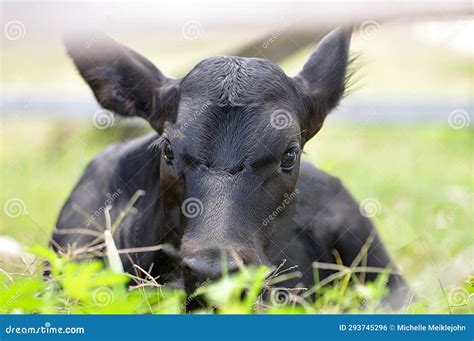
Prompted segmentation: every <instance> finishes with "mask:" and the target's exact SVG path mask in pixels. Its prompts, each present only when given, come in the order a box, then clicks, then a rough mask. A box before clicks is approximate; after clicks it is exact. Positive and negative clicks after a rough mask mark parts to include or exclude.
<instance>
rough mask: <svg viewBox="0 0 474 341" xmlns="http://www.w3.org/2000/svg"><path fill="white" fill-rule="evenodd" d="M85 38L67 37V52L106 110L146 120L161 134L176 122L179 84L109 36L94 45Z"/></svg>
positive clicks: (97, 38)
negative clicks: (164, 127) (165, 124)
mask: <svg viewBox="0 0 474 341" xmlns="http://www.w3.org/2000/svg"><path fill="white" fill-rule="evenodd" d="M81 38H82V37H77V36H75V37H66V39H65V44H66V48H67V51H68V54H69V56H70V57H71V58H72V60H73V61H74V64H75V65H76V67H77V69H78V70H79V73H80V74H81V76H82V77H83V78H84V80H85V81H86V82H87V84H89V86H90V87H91V89H92V92H93V93H94V96H95V98H96V99H97V101H98V102H99V104H100V105H101V106H102V107H103V108H105V109H108V110H111V111H113V112H115V113H116V114H118V115H121V116H128V117H130V116H140V117H143V118H144V119H146V120H147V121H148V122H149V123H150V125H151V126H152V127H153V128H155V130H157V131H158V132H159V133H161V132H162V129H163V124H164V122H165V121H172V122H173V121H175V120H176V113H177V106H178V101H179V82H178V80H176V79H172V78H169V77H166V76H165V75H164V74H163V73H161V71H160V70H158V69H157V68H156V67H155V66H154V65H153V64H152V63H151V62H150V61H149V60H148V59H146V58H145V57H143V56H141V55H140V54H138V53H137V52H135V51H133V50H131V49H129V48H128V47H126V46H124V45H122V44H120V43H118V42H116V41H115V40H113V39H112V38H110V37H108V36H106V35H101V36H99V37H96V38H95V39H93V40H92V42H87V40H85V39H81ZM89 40H91V39H90V38H89Z"/></svg>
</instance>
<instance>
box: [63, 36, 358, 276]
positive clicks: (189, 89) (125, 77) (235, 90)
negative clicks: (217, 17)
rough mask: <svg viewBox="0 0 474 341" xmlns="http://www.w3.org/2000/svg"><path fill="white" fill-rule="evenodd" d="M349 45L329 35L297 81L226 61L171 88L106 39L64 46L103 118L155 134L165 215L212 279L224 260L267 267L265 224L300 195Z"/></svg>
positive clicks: (249, 63) (189, 262) (261, 66)
mask: <svg viewBox="0 0 474 341" xmlns="http://www.w3.org/2000/svg"><path fill="white" fill-rule="evenodd" d="M350 36H351V31H350V30H349V29H338V30H336V31H333V32H332V33H331V34H329V35H328V36H327V37H326V38H325V39H324V40H323V41H321V43H320V44H319V45H318V46H317V48H316V49H315V51H314V52H313V53H312V54H311V56H310V58H309V60H308V61H307V62H306V64H305V65H304V66H303V69H302V71H301V72H300V73H299V74H298V75H297V76H295V77H288V76H287V75H286V74H285V73H284V72H283V71H282V70H281V69H280V68H279V67H278V66H276V65H274V64H272V63H271V62H269V61H267V60H263V59H256V58H239V57H225V56H223V57H215V58H209V59H206V60H204V61H202V62H201V63H199V64H198V65H196V66H195V67H194V68H193V69H192V70H191V71H190V72H189V73H188V74H187V75H186V76H185V77H183V78H182V79H171V78H168V77H166V76H165V75H163V74H162V73H161V72H160V71H159V70H158V69H157V68H156V67H155V66H154V65H153V64H151V63H150V62H149V61H148V60H146V59H145V58H144V57H142V56H140V55H139V54H137V53H136V52H134V51H132V50H130V49H128V48H126V47H124V46H122V45H120V44H118V43H117V42H115V41H113V40H112V39H110V38H107V39H102V40H101V41H100V42H99V43H97V44H95V45H93V46H92V47H89V48H88V49H85V48H81V45H80V44H75V43H74V42H73V41H68V42H67V47H68V52H69V54H70V56H71V57H72V59H73V60H74V63H75V64H76V66H77V68H78V70H79V72H80V74H81V75H82V76H83V78H84V79H85V80H86V81H87V83H88V84H89V85H90V87H91V88H92V90H93V92H94V95H95V97H96V99H97V100H98V102H99V103H100V104H101V105H102V106H103V107H104V108H106V109H109V110H111V111H114V112H115V113H117V114H119V115H122V116H140V117H143V118H144V119H146V120H147V121H148V122H149V123H150V124H151V126H152V127H153V128H154V129H155V130H156V131H157V132H158V133H159V134H160V138H159V140H158V141H156V143H155V144H154V146H155V147H157V146H158V147H159V148H157V149H158V151H157V152H159V153H161V166H160V174H156V181H159V182H161V188H162V189H163V193H162V198H163V206H164V209H165V210H167V211H169V212H171V211H173V210H174V211H175V212H176V210H177V209H178V210H179V211H180V212H181V225H182V226H181V228H182V231H181V233H182V238H181V250H180V251H181V255H182V257H183V263H184V264H185V265H186V266H187V268H188V269H189V270H190V272H192V273H193V276H195V277H197V278H213V277H216V276H218V275H219V273H220V271H221V260H222V259H223V258H225V259H227V267H228V269H229V270H233V269H235V268H236V267H237V265H238V264H239V262H242V263H245V264H248V263H252V264H264V263H268V262H269V259H267V256H266V255H267V252H266V250H267V248H268V245H269V241H270V239H271V238H272V233H273V231H275V229H276V228H278V219H277V218H276V219H273V220H268V219H266V220H265V218H266V217H268V216H269V215H271V214H272V212H274V211H275V209H276V208H277V207H278V206H279V205H281V203H282V202H283V201H284V200H285V198H287V197H288V195H290V194H291V193H293V192H294V191H295V184H296V180H297V177H298V172H299V164H300V155H301V150H302V148H303V146H304V144H305V143H306V142H307V141H308V139H309V138H310V137H312V136H313V135H314V134H316V133H317V132H318V131H319V129H320V128H321V126H322V124H323V121H324V118H325V117H326V115H327V114H328V113H329V111H330V110H331V109H333V108H334V107H335V106H336V105H337V104H338V102H339V100H340V98H341V96H342V95H343V93H344V89H345V79H346V69H347V63H348V49H349V42H350ZM280 228H284V226H282V227H280ZM224 256H226V257H224Z"/></svg>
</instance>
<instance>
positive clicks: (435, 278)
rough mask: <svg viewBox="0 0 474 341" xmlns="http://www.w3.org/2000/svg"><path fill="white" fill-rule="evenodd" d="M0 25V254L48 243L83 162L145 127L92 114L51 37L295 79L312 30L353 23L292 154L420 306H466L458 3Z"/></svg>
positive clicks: (471, 51) (120, 12) (209, 7)
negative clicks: (361, 213)
mask: <svg viewBox="0 0 474 341" xmlns="http://www.w3.org/2000/svg"><path fill="white" fill-rule="evenodd" d="M1 24H2V25H1V26H2V31H1V77H0V85H1V104H0V108H1V130H0V138H1V146H0V148H1V149H0V153H1V154H0V160H1V168H0V176H1V177H0V181H1V194H0V204H1V205H2V207H3V210H2V211H1V216H0V241H1V243H0V244H1V245H0V248H1V249H3V252H4V253H5V254H7V253H8V252H10V253H15V252H16V250H17V249H18V247H19V245H33V244H38V243H39V244H43V245H46V243H47V241H48V239H49V237H50V234H51V231H52V229H53V227H54V225H55V221H56V218H57V215H58V213H59V210H60V208H61V205H62V203H63V202H64V201H65V200H66V198H67V196H68V194H69V193H70V191H71V190H72V187H73V186H74V184H75V183H76V181H77V180H78V177H79V176H80V175H81V173H82V172H83V170H84V167H85V166H86V165H87V163H88V162H89V161H90V160H91V159H92V158H93V156H94V155H95V154H97V153H98V152H99V151H100V150H102V149H103V148H105V146H107V145H109V144H111V143H114V142H117V141H120V140H125V139H129V138H131V137H133V136H139V135H142V134H145V133H146V132H148V131H150V128H149V127H148V126H147V124H146V123H144V122H143V121H140V120H132V121H126V120H119V119H117V118H114V117H113V116H112V115H110V113H108V112H105V111H102V110H100V108H99V107H98V106H97V105H96V103H95V101H94V98H93V96H92V93H91V92H90V90H89V88H88V86H87V85H86V84H85V83H84V82H83V81H82V80H81V79H80V77H79V75H78V74H77V72H76V71H75V69H74V67H73V65H72V63H71V62H70V61H69V60H68V58H67V56H66V53H65V50H64V47H63V45H62V37H63V34H64V33H65V32H77V31H87V32H88V33H87V34H89V36H90V39H89V40H88V42H87V43H86V45H90V46H92V45H93V44H94V43H95V42H97V41H98V40H100V39H101V37H103V36H104V34H108V35H110V36H112V37H113V38H115V39H116V40H118V41H120V42H122V43H123V44H125V45H127V46H129V47H131V48H133V49H135V50H136V51H138V52H140V53H141V54H143V55H144V56H146V57H147V58H149V59H150V60H151V61H153V62H154V63H155V64H156V65H157V67H158V68H160V70H161V71H163V72H164V73H166V74H168V75H170V76H174V77H181V76H183V75H185V74H186V73H187V72H188V71H189V70H190V68H192V67H193V65H195V64H196V63H198V62H199V61H200V60H202V59H203V58H206V57H210V56H214V55H221V54H226V55H242V56H254V57H259V58H267V59H270V60H272V61H274V62H275V63H277V64H279V65H280V66H281V67H282V68H283V69H284V70H285V71H286V72H287V73H288V74H289V75H293V74H295V73H296V72H298V71H299V69H300V68H301V67H302V65H303V63H304V61H305V60H306V59H307V58H308V56H309V53H310V51H311V50H312V49H313V48H314V46H315V45H316V44H317V43H318V41H319V40H320V39H321V37H322V36H324V34H326V33H328V32H329V31H330V30H331V29H333V28H335V27H337V26H338V25H341V24H345V25H347V24H352V25H354V27H355V33H354V36H353V43H352V47H351V48H352V52H353V53H354V55H357V61H356V63H355V65H354V66H355V69H356V73H355V83H354V84H353V86H352V87H351V91H350V92H351V94H350V96H348V97H347V98H346V99H345V100H344V101H343V103H342V105H341V106H340V107H339V108H338V109H337V110H336V111H335V112H333V113H332V114H331V115H330V117H329V118H328V120H327V122H326V124H325V127H324V128H323V129H322V131H321V132H320V133H319V134H318V135H317V136H316V137H315V138H314V139H313V140H312V141H311V143H310V144H309V145H308V146H307V147H306V150H305V151H306V155H305V157H306V158H308V159H310V160H311V161H312V162H313V163H314V164H315V165H317V166H318V167H320V168H322V169H323V170H325V171H327V172H329V173H331V174H333V175H336V176H339V177H340V178H341V179H342V180H343V182H344V183H345V184H346V186H347V187H348V188H349V189H350V190H351V191H352V193H353V194H354V196H355V197H356V199H357V200H359V201H360V202H361V209H364V210H365V211H366V212H368V213H369V214H370V215H371V216H372V218H373V219H374V221H375V223H376V225H377V227H378V229H379V231H380V233H381V235H382V238H383V240H384V241H385V243H386V245H387V247H388V249H389V250H390V252H391V254H392V255H393V256H394V258H395V260H396V262H397V265H398V266H399V267H400V270H401V271H402V273H404V274H405V275H406V277H407V278H408V281H409V282H410V284H411V285H412V286H413V287H414V288H415V290H416V292H417V295H419V296H421V297H423V298H425V300H426V302H427V304H430V305H433V306H436V307H438V308H439V306H442V307H445V306H446V300H448V301H449V306H450V308H449V309H451V310H454V311H455V309H456V307H458V306H460V307H461V306H463V307H465V306H466V305H469V304H471V305H472V301H474V300H473V299H471V300H469V298H470V297H469V296H468V295H466V292H464V291H463V290H464V289H463V283H464V282H465V281H466V279H467V278H469V276H470V275H472V274H474V271H473V269H474V264H473V259H474V243H473V240H474V229H473V224H472V222H473V221H474V219H473V218H474V213H473V212H474V210H473V209H474V200H473V199H474V198H473V191H474V175H473V174H474V169H473V168H474V155H473V150H474V148H473V147H474V132H473V128H472V119H473V116H472V115H473V90H474V89H473V79H474V78H473V76H474V69H473V55H474V46H473V42H474V39H473V38H472V37H473V36H474V17H473V8H472V3H471V2H470V1H467V2H447V1H446V2H428V1H419V2H412V1H411V2H396V3H395V2H377V3H369V2H358V1H357V2H356V1H354V2H347V1H346V2H317V3H316V2H278V3H273V2H245V1H244V2H223V1H219V2H206V3H196V2H169V3H155V2H100V3H97V2H95V3H93V2H67V1H66V2H42V1H35V2H2V4H1ZM85 48H88V46H85ZM0 266H2V263H0ZM440 297H441V298H440ZM442 309H444V308H442Z"/></svg>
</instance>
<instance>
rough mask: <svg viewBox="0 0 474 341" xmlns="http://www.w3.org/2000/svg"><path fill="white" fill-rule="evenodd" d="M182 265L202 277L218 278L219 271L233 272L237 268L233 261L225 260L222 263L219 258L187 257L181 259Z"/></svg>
mask: <svg viewBox="0 0 474 341" xmlns="http://www.w3.org/2000/svg"><path fill="white" fill-rule="evenodd" d="M183 264H184V266H185V267H186V268H187V269H188V270H190V271H191V272H192V273H194V274H195V275H197V276H199V277H202V278H210V279H214V278H218V277H220V276H221V272H222V271H225V272H226V273H233V272H236V271H238V270H239V266H238V264H237V263H236V262H234V261H227V264H226V265H224V264H222V263H221V259H220V258H211V259H210V258H207V257H188V258H184V259H183Z"/></svg>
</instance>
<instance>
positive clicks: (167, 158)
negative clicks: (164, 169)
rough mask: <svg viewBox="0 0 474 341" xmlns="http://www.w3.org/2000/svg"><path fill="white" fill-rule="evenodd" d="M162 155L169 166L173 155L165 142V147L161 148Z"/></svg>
mask: <svg viewBox="0 0 474 341" xmlns="http://www.w3.org/2000/svg"><path fill="white" fill-rule="evenodd" d="M163 155H164V157H165V161H166V163H167V164H171V162H173V160H174V153H173V149H171V145H170V143H169V142H165V145H164V146H163Z"/></svg>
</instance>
